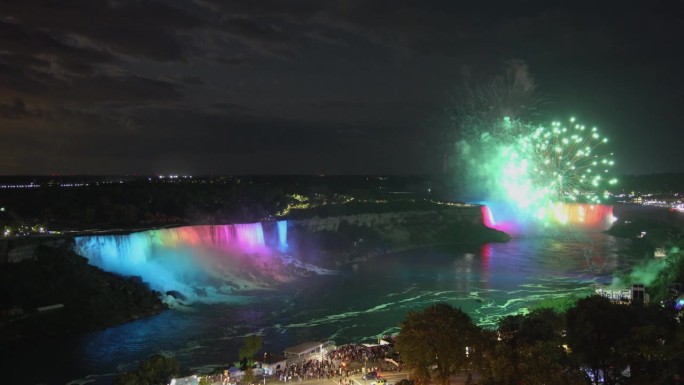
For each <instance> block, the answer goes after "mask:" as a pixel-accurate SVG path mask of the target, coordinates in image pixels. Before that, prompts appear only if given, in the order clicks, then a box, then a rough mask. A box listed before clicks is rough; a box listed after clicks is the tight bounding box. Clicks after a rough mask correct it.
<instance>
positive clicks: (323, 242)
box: [288, 206, 510, 265]
mask: <svg viewBox="0 0 684 385" xmlns="http://www.w3.org/2000/svg"><path fill="white" fill-rule="evenodd" d="M290 226H291V230H290V232H289V233H288V234H289V235H288V238H289V240H288V242H289V243H290V244H291V245H293V246H294V248H296V249H299V250H296V251H295V250H293V254H297V255H300V256H304V255H306V254H310V253H311V252H312V251H313V250H316V253H317V254H319V255H323V256H324V257H323V258H317V261H318V262H319V263H320V262H321V261H327V262H328V263H329V264H330V265H334V264H336V265H339V264H344V263H349V262H354V261H357V260H360V259H365V258H366V257H369V256H372V255H376V254H382V253H386V252H391V251H394V250H403V249H407V248H415V247H429V246H437V245H447V244H480V243H488V242H507V241H508V240H510V236H508V234H506V233H503V232H501V231H498V230H495V229H491V228H488V227H486V226H484V224H483V223H482V216H481V212H480V207H479V206H458V207H446V208H442V209H439V210H416V211H403V212H389V213H376V214H358V215H347V216H335V217H325V218H322V217H314V218H308V219H303V220H295V221H291V222H290Z"/></svg>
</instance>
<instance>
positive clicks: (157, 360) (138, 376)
mask: <svg viewBox="0 0 684 385" xmlns="http://www.w3.org/2000/svg"><path fill="white" fill-rule="evenodd" d="M178 371H179V367H178V361H176V359H175V358H173V357H165V356H163V355H160V354H156V355H153V356H151V357H150V358H148V359H147V360H145V361H143V362H141V363H140V365H139V366H138V369H136V370H133V371H130V372H126V373H123V374H120V375H119V376H118V377H117V378H116V381H115V382H114V384H115V385H166V384H168V383H169V382H170V381H171V379H172V378H173V377H175V376H177V375H178Z"/></svg>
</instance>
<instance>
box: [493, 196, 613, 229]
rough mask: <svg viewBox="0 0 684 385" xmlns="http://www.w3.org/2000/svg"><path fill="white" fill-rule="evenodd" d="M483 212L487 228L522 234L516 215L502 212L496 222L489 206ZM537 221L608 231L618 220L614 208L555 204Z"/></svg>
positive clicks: (580, 204) (547, 224) (594, 205)
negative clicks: (614, 214)
mask: <svg viewBox="0 0 684 385" xmlns="http://www.w3.org/2000/svg"><path fill="white" fill-rule="evenodd" d="M494 206H495V207H500V205H494ZM481 210H482V223H483V224H484V225H485V226H487V227H491V228H494V229H497V230H501V231H504V232H507V233H511V234H518V233H520V232H521V225H520V221H519V220H518V218H517V217H516V216H515V215H513V216H508V217H507V216H506V214H505V213H506V210H501V213H502V218H501V219H499V220H495V216H494V214H493V213H492V210H491V208H490V207H489V206H488V205H483V206H482V209H481ZM509 213H510V211H509ZM537 219H539V220H540V221H539V222H538V223H541V224H542V225H546V226H549V225H554V226H558V225H560V226H570V227H576V228H584V229H593V230H607V229H608V228H610V226H611V225H612V224H613V222H615V220H616V218H615V217H614V216H613V206H609V205H600V204H588V203H554V204H552V205H551V206H550V207H549V209H548V210H547V211H546V212H545V213H544V216H543V217H538V218H537Z"/></svg>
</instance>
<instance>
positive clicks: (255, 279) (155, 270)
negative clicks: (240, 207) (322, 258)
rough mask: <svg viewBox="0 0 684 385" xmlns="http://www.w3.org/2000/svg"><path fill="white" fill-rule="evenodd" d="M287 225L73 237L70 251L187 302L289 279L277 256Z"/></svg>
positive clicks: (233, 225)
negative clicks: (210, 292) (210, 293)
mask: <svg viewBox="0 0 684 385" xmlns="http://www.w3.org/2000/svg"><path fill="white" fill-rule="evenodd" d="M287 225H288V224H287V221H279V222H277V223H274V222H269V223H265V224H262V223H249V224H231V225H207V226H186V227H177V228H171V229H158V230H148V231H141V232H137V233H131V234H125V235H94V236H82V237H76V239H75V246H74V249H75V251H76V252H77V253H78V254H80V255H83V256H85V257H86V258H88V260H89V261H90V263H91V264H93V265H95V266H98V267H100V268H102V269H103V270H105V271H109V272H114V273H118V274H122V275H126V276H140V277H141V278H142V279H143V281H145V282H148V283H149V284H150V286H151V287H152V288H153V289H155V290H158V291H161V292H167V291H172V290H173V291H178V292H181V293H183V294H184V295H185V296H188V297H189V296H193V295H195V294H197V295H208V294H207V288H209V289H210V290H215V291H216V292H221V293H224V294H225V293H229V292H230V291H232V290H233V289H249V288H259V287H264V286H268V285H269V284H273V283H277V282H286V281H289V280H291V279H292V277H291V276H290V275H289V274H290V271H291V269H290V270H288V269H286V268H284V265H285V264H286V263H287V262H285V261H286V260H287V261H291V260H292V258H289V257H288V258H283V255H282V254H281V252H282V249H283V246H286V245H287ZM265 226H266V227H268V230H269V231H268V232H267V233H268V234H267V235H266V234H265V233H266V232H265V231H264V227H265ZM198 293H199V294H198Z"/></svg>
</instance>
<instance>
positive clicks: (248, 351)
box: [240, 334, 262, 370]
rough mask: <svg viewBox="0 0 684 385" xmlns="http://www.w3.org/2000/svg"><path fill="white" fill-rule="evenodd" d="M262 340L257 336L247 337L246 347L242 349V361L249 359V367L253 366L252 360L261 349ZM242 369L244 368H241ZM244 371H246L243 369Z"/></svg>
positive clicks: (243, 346)
mask: <svg viewBox="0 0 684 385" xmlns="http://www.w3.org/2000/svg"><path fill="white" fill-rule="evenodd" d="M261 343H262V338H261V336H259V335H256V334H250V335H248V336H246V337H245V339H244V345H242V347H241V348H240V360H244V359H247V362H248V365H249V366H251V365H252V359H253V358H254V355H256V354H257V352H258V351H259V349H261ZM241 369H242V368H241ZM242 370H244V369H242Z"/></svg>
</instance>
